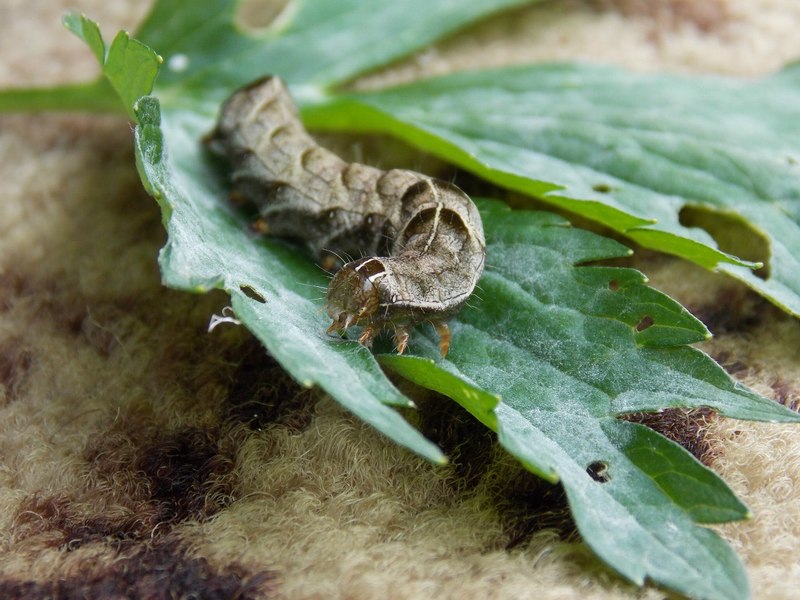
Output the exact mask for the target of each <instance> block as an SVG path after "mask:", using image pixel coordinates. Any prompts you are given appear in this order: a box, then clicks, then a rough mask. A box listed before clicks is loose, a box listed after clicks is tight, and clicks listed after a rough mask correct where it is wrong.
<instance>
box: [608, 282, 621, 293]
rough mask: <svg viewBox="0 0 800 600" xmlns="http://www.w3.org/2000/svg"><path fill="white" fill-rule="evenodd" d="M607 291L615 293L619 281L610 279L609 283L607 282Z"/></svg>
mask: <svg viewBox="0 0 800 600" xmlns="http://www.w3.org/2000/svg"><path fill="white" fill-rule="evenodd" d="M608 289H610V290H611V291H612V292H616V291H617V290H619V281H617V280H616V279H612V280H611V281H609V282H608Z"/></svg>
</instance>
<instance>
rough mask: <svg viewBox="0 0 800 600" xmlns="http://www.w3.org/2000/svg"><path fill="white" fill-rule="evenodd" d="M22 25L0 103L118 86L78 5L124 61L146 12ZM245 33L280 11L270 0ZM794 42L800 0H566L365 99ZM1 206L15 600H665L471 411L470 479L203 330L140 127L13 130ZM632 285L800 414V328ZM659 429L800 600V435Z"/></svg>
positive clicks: (729, 284)
mask: <svg viewBox="0 0 800 600" xmlns="http://www.w3.org/2000/svg"><path fill="white" fill-rule="evenodd" d="M3 4H4V9H5V10H4V14H3V19H2V20H0V85H2V86H3V87H11V86H33V85H54V84H58V83H66V82H73V81H80V80H87V79H90V78H92V77H94V76H95V75H96V74H97V67H96V65H95V64H93V60H94V59H93V56H92V55H91V53H90V52H89V51H88V49H86V48H85V47H84V46H83V45H82V44H81V43H80V42H79V41H77V40H76V39H75V38H74V37H73V36H71V35H70V34H69V33H67V32H66V31H65V30H64V29H63V28H62V27H61V25H60V24H59V21H60V16H61V14H62V13H63V12H64V11H65V10H66V9H67V8H78V9H79V10H82V11H84V12H86V13H87V14H88V15H89V16H91V17H92V18H94V19H96V20H98V21H99V22H100V24H101V26H102V27H103V29H104V34H105V35H106V36H107V38H108V37H111V36H112V35H113V34H114V33H115V32H116V31H117V30H118V29H122V28H124V29H128V30H135V27H136V23H137V22H139V21H140V20H141V18H142V17H143V16H144V14H145V12H146V10H147V6H146V3H142V2H138V1H133V0H130V1H100V0H68V1H66V0H5V1H4V3H3ZM272 13H274V11H272ZM272 13H271V14H272ZM241 18H242V19H243V20H246V21H248V22H252V23H256V24H258V23H262V24H263V22H265V21H266V20H267V19H268V18H269V14H267V12H266V11H263V10H261V9H259V8H258V7H257V6H254V5H253V3H249V4H248V5H247V6H245V8H244V11H243V13H242V17H241ZM799 28H800V2H798V1H797V0H652V1H649V2H644V1H638V0H594V1H590V0H583V1H579V0H563V1H555V0H553V1H550V2H544V3H542V4H540V5H538V6H534V7H528V8H524V9H521V10H516V11H513V12H512V13H510V14H506V15H501V16H498V17H495V18H493V19H491V20H490V21H487V22H486V23H483V24H481V25H479V26H477V27H474V28H471V29H470V30H468V31H464V32H462V33H460V34H459V35H456V36H453V37H451V38H449V39H448V40H446V41H445V42H443V43H442V44H440V45H438V46H436V47H435V48H432V49H429V50H427V51H425V52H423V53H421V54H419V55H417V56H415V57H412V58H410V59H409V60H407V61H405V62H403V63H401V64H398V65H396V66H394V67H392V68H391V69H389V70H386V71H383V72H381V73H377V74H372V75H370V76H369V77H367V78H364V79H362V80H360V81H359V82H358V83H357V85H360V86H380V85H386V84H389V83H394V82H398V81H405V80H409V79H413V78H416V77H419V76H421V75H431V74H439V73H445V72H449V71H453V70H458V69H463V68H466V67H471V68H477V67H489V66H499V65H508V64H517V63H524V62H532V61H541V60H547V59H571V58H580V59H587V60H593V61H601V62H612V63H617V64H623V65H626V66H628V67H631V68H634V69H638V70H657V69H660V70H670V71H682V72H715V73H726V74H736V75H742V76H748V77H750V76H758V75H761V74H766V73H769V72H771V71H773V70H775V69H777V68H779V67H780V66H781V65H782V64H783V63H784V62H786V61H787V60H790V59H792V58H796V57H800V35H798V34H797V32H798V29H799ZM378 146H379V147H378V148H377V149H373V148H372V146H370V145H366V146H365V147H366V148H370V153H369V154H368V155H367V156H365V157H364V158H365V160H366V161H370V159H372V160H373V162H376V163H377V162H380V161H381V154H380V152H381V150H380V145H378ZM373 150H374V151H373ZM412 166H414V165H412ZM0 190H2V198H3V200H2V203H0V598H42V597H54V598H109V597H111V598H113V597H123V596H128V597H142V598H242V599H250V598H289V599H301V598H302V599H305V598H326V599H337V598H348V599H371V598H398V599H401V598H402V599H416V598H459V599H464V598H539V599H544V600H550V599H557V598H576V597H586V598H662V597H663V596H664V594H663V592H661V591H659V590H657V589H653V588H649V589H644V590H639V589H636V588H635V587H633V586H630V585H628V584H627V583H625V582H624V581H621V580H620V579H619V578H618V577H616V576H615V575H614V574H613V573H612V572H610V571H609V570H608V569H607V568H605V567H604V566H603V565H602V564H601V563H600V562H599V561H598V560H597V559H596V558H594V557H593V555H592V554H591V553H590V552H589V551H588V550H587V549H586V547H585V546H584V545H583V544H582V542H581V541H580V539H579V537H578V536H577V535H576V533H575V531H574V525H573V524H572V522H571V520H570V517H569V512H568V510H567V509H566V507H565V499H564V496H563V493H562V492H561V490H560V488H559V487H557V486H551V485H549V484H545V483H543V482H541V481H539V480H538V479H536V478H535V477H533V476H531V475H528V474H526V473H525V472H523V471H522V470H521V469H520V468H519V467H518V466H516V464H515V462H514V461H513V460H511V459H509V458H508V457H507V456H506V455H505V454H504V453H503V452H502V451H501V450H499V449H498V448H497V447H496V445H495V444H494V440H493V438H492V436H490V435H488V434H487V433H485V432H484V431H483V429H482V427H481V426H478V425H476V424H475V422H474V421H473V420H472V419H471V418H470V417H469V416H467V415H466V414H465V413H463V411H461V410H460V409H458V408H456V407H453V406H452V405H451V404H452V403H448V402H446V401H443V400H442V399H440V398H428V399H427V400H424V401H422V402H420V407H421V409H420V415H419V422H420V425H421V427H422V430H423V432H424V433H425V434H426V435H427V436H429V437H430V438H431V439H433V440H434V441H436V442H437V443H439V444H440V445H441V446H442V447H443V448H444V449H445V450H446V451H447V452H448V454H449V455H450V456H451V458H452V463H451V465H450V466H448V467H446V468H441V467H434V466H431V465H429V464H427V463H425V462H424V461H421V460H419V459H417V458H415V457H414V456H412V455H411V454H410V453H408V452H406V451H404V450H402V449H400V448H399V447H396V446H394V445H392V444H391V443H390V442H388V441H387V440H385V439H384V438H382V437H381V436H380V435H378V434H376V433H375V432H374V431H373V430H371V429H370V427H368V426H365V425H363V424H362V423H361V422H359V421H358V420H357V419H355V418H354V417H352V416H351V415H350V414H348V413H347V412H345V411H344V410H343V409H341V408H340V407H339V406H338V405H337V404H336V403H335V402H333V401H331V400H330V399H329V398H326V397H324V396H322V395H320V394H318V393H316V392H314V391H309V390H304V389H302V388H299V387H298V386H296V385H295V384H294V383H293V382H292V381H291V380H290V379H288V378H287V377H286V376H285V375H284V374H283V372H282V371H281V369H280V368H279V367H278V366H277V365H276V364H275V363H274V362H272V361H271V360H270V358H269V357H268V356H266V353H265V352H264V351H263V349H262V348H261V347H260V346H259V344H258V343H257V342H255V341H254V340H253V339H252V337H251V336H250V335H249V334H248V333H247V332H246V331H244V330H243V329H242V328H236V327H232V326H221V327H219V328H217V329H215V330H214V331H213V332H212V333H207V331H206V329H207V325H208V322H209V318H210V317H211V315H213V314H215V313H220V311H221V309H222V308H223V307H224V306H225V305H226V298H225V296H224V295H222V294H209V295H206V296H193V295H189V294H186V293H182V292H177V291H172V290H168V289H165V288H163V287H161V285H160V281H159V273H158V268H157V265H156V256H157V253H158V250H159V248H160V247H161V245H163V243H164V241H165V240H164V232H163V229H162V227H161V222H160V215H159V212H158V210H157V207H156V204H155V202H154V201H153V200H152V199H150V198H148V197H147V196H146V194H145V193H144V192H143V190H142V188H141V185H140V184H139V182H138V178H137V175H136V172H135V168H134V160H133V153H132V137H131V130H130V127H129V125H128V123H127V122H126V121H125V120H124V119H122V118H120V117H109V116H105V117H98V116H89V115H75V114H72V115H67V114H39V115H25V114H20V115H5V116H0ZM629 264H631V265H632V266H635V267H636V268H639V269H641V270H642V271H644V272H645V273H646V274H647V275H648V276H649V277H650V279H651V281H652V283H653V285H654V286H655V287H657V288H659V289H661V290H664V291H666V292H667V293H669V294H670V295H672V296H673V297H675V298H677V299H678V300H680V301H681V302H682V303H684V304H685V305H686V306H687V307H689V309H690V310H692V311H693V312H694V313H695V314H696V315H698V316H699V317H700V318H701V319H703V320H704V322H706V324H707V325H708V326H709V328H710V329H711V330H712V331H713V332H714V334H715V335H716V337H715V338H714V339H713V340H711V341H710V342H707V343H705V344H703V345H702V348H703V350H705V351H706V352H708V353H710V354H711V355H712V356H714V357H715V358H716V359H717V360H718V361H719V362H720V363H721V364H722V365H723V366H724V367H725V368H726V369H727V370H728V371H729V372H730V373H731V374H732V376H733V377H735V378H736V379H738V380H740V381H742V382H744V383H745V384H747V385H749V386H751V387H753V388H755V389H756V390H757V391H759V392H760V393H762V394H764V395H766V396H768V397H770V398H773V399H775V400H776V401H779V402H783V403H785V404H787V405H791V406H795V405H797V404H798V403H800V323H798V321H797V320H796V319H793V318H790V317H788V316H786V315H784V314H782V313H781V312H780V311H778V310H776V309H774V308H773V307H772V306H771V305H770V304H769V303H767V302H766V301H764V300H762V299H761V298H760V297H759V296H757V295H755V294H753V293H751V292H750V291H748V290H747V289H746V288H744V287H742V286H741V285H739V284H737V283H736V282H734V281H733V280H730V279H727V278H725V277H722V276H719V275H714V274H711V273H708V272H705V271H702V270H700V269H699V268H697V267H694V266H692V265H689V264H687V263H685V262H682V261H679V260H677V259H673V258H670V257H667V256H663V255H659V254H655V253H651V252H646V251H637V253H636V255H635V257H634V258H633V259H632V260H631V261H630V262H629ZM642 420H643V421H644V422H646V423H647V424H650V425H652V426H653V427H655V428H656V429H658V430H660V431H662V432H664V433H665V434H667V435H669V436H671V437H672V438H673V439H676V440H678V441H679V442H680V443H682V444H684V445H685V446H686V447H688V448H689V449H690V450H691V451H692V452H694V453H695V454H696V455H697V456H698V457H700V458H701V459H702V460H704V461H705V462H706V463H707V464H709V465H710V466H711V467H712V468H713V469H715V470H716V471H717V472H718V473H720V474H721V475H722V476H723V477H724V478H725V480H726V481H727V482H728V483H729V484H730V485H731V486H732V487H733V489H734V490H735V491H736V493H737V494H739V496H740V497H741V498H742V499H743V500H744V501H745V502H746V503H747V504H748V506H749V507H750V508H751V510H752V512H753V513H754V515H755V516H754V518H753V519H752V520H750V521H747V522H741V523H735V524H730V525H725V526H722V527H719V528H718V530H719V531H720V533H721V534H722V535H723V536H724V537H725V539H726V540H728V542H729V543H730V544H731V545H732V546H733V547H734V548H735V550H736V551H737V552H738V554H739V555H740V556H741V557H742V559H743V561H744V562H745V563H746V566H747V570H748V573H749V576H750V579H751V583H752V587H753V590H754V594H755V596H756V597H757V598H770V599H772V598H776V599H777V598H787V599H788V598H796V597H798V592H797V590H800V559H798V557H800V430H798V429H797V428H796V427H792V426H775V425H765V424H756V423H745V422H735V421H731V420H724V419H720V418H716V417H714V416H713V415H711V414H708V413H705V412H702V411H699V412H693V413H685V412H681V411H671V412H668V413H667V414H665V415H663V416H660V417H657V418H655V417H642ZM465 439H468V440H469V441H468V442H467V443H463V440H465Z"/></svg>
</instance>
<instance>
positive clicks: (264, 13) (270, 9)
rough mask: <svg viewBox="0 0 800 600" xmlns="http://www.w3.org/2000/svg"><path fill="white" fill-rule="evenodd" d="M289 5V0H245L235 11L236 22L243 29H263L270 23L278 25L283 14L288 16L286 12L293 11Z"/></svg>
mask: <svg viewBox="0 0 800 600" xmlns="http://www.w3.org/2000/svg"><path fill="white" fill-rule="evenodd" d="M289 5H290V2H289V0H277V1H276V0H273V1H272V2H259V1H256V0H245V1H244V2H242V3H241V4H240V7H239V10H238V11H237V12H236V24H237V25H239V26H240V27H241V28H242V29H244V30H245V31H253V30H259V29H264V28H266V27H269V26H270V25H273V26H278V25H279V21H280V20H282V17H284V15H286V16H287V17H288V16H289V15H288V13H290V12H293V11H292V9H291V8H289ZM284 18H285V17H284Z"/></svg>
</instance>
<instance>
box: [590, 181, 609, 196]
mask: <svg viewBox="0 0 800 600" xmlns="http://www.w3.org/2000/svg"><path fill="white" fill-rule="evenodd" d="M592 189H593V190H594V191H595V192H600V193H601V194H608V193H610V192H611V186H610V185H608V184H607V183H595V184H594V185H593V186H592Z"/></svg>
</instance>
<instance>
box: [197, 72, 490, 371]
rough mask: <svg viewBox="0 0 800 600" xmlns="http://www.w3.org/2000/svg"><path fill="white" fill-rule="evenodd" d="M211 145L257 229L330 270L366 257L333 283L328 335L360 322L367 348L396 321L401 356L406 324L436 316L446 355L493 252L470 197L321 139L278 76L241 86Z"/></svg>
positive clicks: (393, 328) (211, 136) (222, 113)
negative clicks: (351, 156)
mask: <svg viewBox="0 0 800 600" xmlns="http://www.w3.org/2000/svg"><path fill="white" fill-rule="evenodd" d="M206 142H207V145H208V148H209V150H210V151H211V152H212V153H213V154H216V155H218V156H220V157H222V158H223V159H224V160H225V161H227V162H228V163H229V165H230V167H231V174H230V178H231V198H232V199H233V200H234V201H236V202H250V203H252V204H253V205H254V206H255V207H256V208H257V210H258V213H259V215H260V217H259V218H258V219H257V220H256V221H255V223H254V227H255V228H256V229H257V230H258V231H260V232H262V233H268V234H270V235H276V236H282V237H287V238H294V239H296V240H298V241H299V242H301V243H302V244H304V245H305V246H306V247H307V249H308V250H309V251H310V252H311V254H312V255H314V256H315V257H316V258H317V260H318V261H319V262H320V264H321V265H323V267H325V268H326V269H328V270H331V271H332V270H333V269H334V268H335V267H337V266H339V265H341V264H342V263H343V262H344V261H343V259H340V258H339V257H351V256H361V257H362V258H358V259H356V260H351V261H350V262H347V263H346V264H343V265H342V266H341V268H340V269H339V270H338V271H337V272H336V274H335V275H334V277H333V279H332V280H331V282H330V285H329V286H328V291H327V297H326V302H325V306H326V309H327V313H328V316H329V317H330V318H331V319H332V323H331V325H330V327H329V328H328V333H332V332H334V331H339V332H342V331H344V330H346V329H348V328H349V327H352V326H361V327H363V332H362V333H361V335H360V337H359V338H358V341H359V342H360V343H361V344H363V345H365V346H368V347H369V346H370V345H371V343H372V339H373V338H374V337H375V336H376V335H377V334H378V333H379V332H380V331H382V330H384V329H388V330H391V331H393V332H394V342H395V346H396V348H397V351H398V352H399V353H401V354H402V353H403V351H404V350H405V349H406V347H407V345H408V340H409V329H410V328H411V327H412V326H414V325H416V324H419V323H423V322H430V323H431V324H432V325H433V326H434V328H435V330H436V332H437V333H438V335H439V338H440V351H441V354H442V357H444V356H446V354H447V352H448V350H449V348H450V328H449V326H448V324H447V321H448V319H449V318H450V317H452V316H453V315H454V314H455V313H456V312H458V311H459V310H460V309H461V308H462V307H463V306H464V304H465V303H466V302H467V299H468V298H469V296H470V294H472V292H473V290H474V289H475V286H476V284H477V282H478V279H479V278H480V276H481V273H482V272H483V266H484V260H485V255H486V249H485V247H486V242H485V239H484V234H483V224H482V223H481V217H480V214H479V213H478V210H477V208H476V207H475V204H474V203H473V202H472V200H470V198H469V196H467V194H465V193H464V192H463V191H461V190H460V189H459V188H458V187H456V186H455V185H453V184H451V183H448V182H446V181H442V180H439V179H435V178H432V177H428V176H426V175H423V174H420V173H416V172H414V171H409V170H404V169H391V170H388V171H383V170H380V169H377V168H374V167H371V166H368V165H364V164H360V163H356V162H354V163H348V162H346V161H345V160H343V159H342V158H340V157H339V156H337V155H336V154H334V153H333V152H331V151H330V150H327V149H325V148H322V147H321V146H320V145H319V144H317V142H316V141H315V140H314V139H313V138H312V137H311V136H310V135H309V134H308V133H307V132H306V130H305V129H304V127H303V125H302V123H301V121H300V119H299V115H298V110H297V108H296V106H295V104H294V102H293V101H292V99H291V97H290V95H289V93H288V91H287V89H286V87H285V85H284V84H283V82H282V81H281V80H280V79H279V78H278V77H274V76H270V77H265V78H263V79H260V80H258V81H256V82H254V83H252V84H250V85H248V86H246V87H244V88H242V89H240V90H237V91H236V92H234V93H233V94H232V95H231V96H230V97H229V98H228V99H227V100H226V101H225V102H224V104H223V105H222V108H221V110H220V115H219V119H218V121H217V124H216V127H215V128H214V130H213V131H212V132H211V133H210V134H209V135H208V136H207V137H206Z"/></svg>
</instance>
